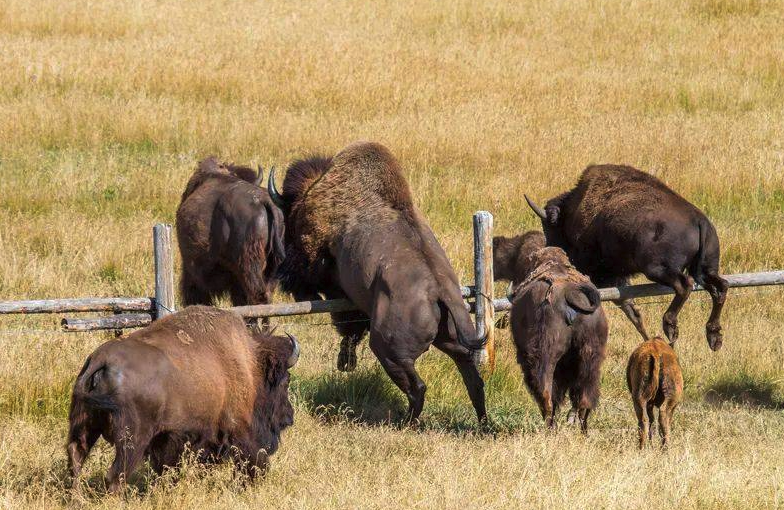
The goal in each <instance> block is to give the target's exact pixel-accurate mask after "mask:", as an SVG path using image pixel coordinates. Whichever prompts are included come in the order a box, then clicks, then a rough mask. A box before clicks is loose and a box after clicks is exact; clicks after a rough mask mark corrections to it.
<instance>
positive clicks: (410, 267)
mask: <svg viewBox="0 0 784 510" xmlns="http://www.w3.org/2000/svg"><path fill="white" fill-rule="evenodd" d="M282 198H283V202H284V206H283V207H284V210H285V213H286V256H287V259H286V262H285V263H284V266H283V270H282V284H283V287H284V289H286V290H289V291H291V292H293V293H294V294H295V296H297V298H298V299H300V298H304V297H314V296H316V295H317V294H324V295H325V296H326V297H328V298H335V297H348V298H349V299H351V300H352V301H353V302H354V303H355V304H356V305H357V307H358V308H359V309H360V310H361V312H358V313H356V312H355V313H354V314H353V315H347V314H343V315H338V316H336V317H335V318H336V320H346V319H349V320H353V321H354V322H351V323H348V324H343V325H340V326H339V329H340V330H341V333H343V334H344V335H349V336H350V338H351V341H350V342H346V343H352V344H354V345H355V342H356V341H358V340H359V338H361V337H362V335H363V333H364V331H365V330H367V329H369V331H370V347H371V349H372V350H373V352H374V353H375V354H376V356H377V357H378V359H379V361H380V362H381V364H382V366H383V367H384V369H385V370H386V372H387V374H389V376H390V377H391V378H392V380H393V381H394V382H395V383H396V384H397V385H398V387H399V388H400V389H401V390H402V391H403V392H404V393H405V394H406V396H407V397H408V400H409V417H410V418H411V419H415V418H417V417H418V416H419V414H420V412H421V411H422V406H423V404H424V395H425V384H424V382H423V381H422V379H421V378H420V377H419V375H418V374H417V372H416V370H415V369H414V362H415V361H416V359H417V358H418V357H419V356H420V355H421V354H422V353H424V352H425V351H426V350H427V349H428V348H429V346H430V345H431V344H433V345H435V346H436V347H438V348H439V349H441V350H442V351H444V352H446V353H447V354H448V355H450V356H451V357H452V358H453V359H454V360H455V363H456V364H457V365H458V368H459V369H460V372H461V374H462V375H463V379H464V381H465V383H466V386H467V388H468V390H469V395H470V397H471V401H472V402H473V404H474V407H475V409H476V411H477V415H478V416H479V418H480V420H482V419H484V417H485V408H484V391H483V382H482V379H481V377H480V376H479V372H478V371H477V369H476V367H475V366H474V365H473V363H472V362H471V352H470V351H471V349H476V348H479V347H481V345H482V343H483V342H482V340H481V339H479V338H477V334H476V330H475V328H474V326H473V323H472V322H471V319H470V316H469V315H468V312H467V311H466V309H465V307H464V303H463V299H462V297H461V296H460V287H459V283H458V280H457V276H456V275H455V273H454V271H453V269H452V267H451V265H450V264H449V261H448V259H447V257H446V254H445V253H444V251H443V249H442V248H441V246H440V245H439V244H438V241H436V239H435V236H434V235H433V233H432V231H431V230H430V228H429V227H428V225H427V223H426V222H425V220H424V219H423V218H422V216H421V215H420V213H419V211H417V209H416V208H415V207H414V205H413V202H412V200H411V193H410V191H409V188H408V184H407V182H406V180H405V178H404V177H403V173H402V171H401V169H400V166H399V164H398V162H397V160H396V159H395V158H394V156H392V154H391V153H390V152H389V151H388V150H387V149H386V148H385V147H383V146H382V145H379V144H376V143H370V142H356V143H354V144H351V145H349V146H347V147H346V148H344V149H343V150H342V151H340V152H339V153H338V154H337V155H335V156H334V157H333V158H331V159H327V158H311V159H310V160H306V161H299V162H296V163H294V164H293V165H292V166H291V167H290V168H289V170H288V172H287V174H286V179H285V182H284V184H283V194H282ZM363 318H364V319H369V321H368V322H360V321H361V320H362V319H363ZM344 340H345V339H344ZM346 347H347V348H349V347H352V346H346Z"/></svg>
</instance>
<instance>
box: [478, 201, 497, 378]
mask: <svg viewBox="0 0 784 510" xmlns="http://www.w3.org/2000/svg"><path fill="white" fill-rule="evenodd" d="M474 292H475V294H476V330H477V333H479V334H480V335H485V336H486V338H487V344H486V345H485V348H484V349H483V350H481V351H477V353H476V354H475V355H474V362H475V363H476V364H477V365H479V364H484V365H486V367H487V369H488V371H489V372H490V373H492V372H493V370H494V369H495V309H494V307H493V215H492V214H490V213H489V212H487V211H478V212H477V213H476V214H474Z"/></svg>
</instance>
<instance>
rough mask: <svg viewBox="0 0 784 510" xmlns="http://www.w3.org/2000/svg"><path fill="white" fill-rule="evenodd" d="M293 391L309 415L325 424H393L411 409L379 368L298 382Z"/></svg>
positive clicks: (328, 375) (293, 385)
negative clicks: (408, 408)
mask: <svg viewBox="0 0 784 510" xmlns="http://www.w3.org/2000/svg"><path fill="white" fill-rule="evenodd" d="M292 390H293V393H294V395H296V399H297V401H298V402H300V403H301V404H304V407H305V409H306V410H307V411H308V413H310V414H311V415H313V416H315V417H317V418H319V419H320V420H322V421H323V422H325V423H336V422H346V421H351V422H358V423H363V424H366V425H381V424H394V423H398V422H400V421H401V420H403V418H404V417H405V413H406V409H407V407H408V406H407V403H406V401H405V397H404V396H403V394H402V393H401V392H400V390H398V389H397V387H395V385H394V384H393V383H392V381H391V380H390V379H389V377H387V375H386V374H385V373H384V372H383V371H382V370H381V369H380V368H379V367H373V368H358V369H357V370H356V371H354V372H349V373H342V372H336V371H333V372H328V373H325V374H321V375H319V376H317V377H313V378H304V379H297V380H296V381H295V382H294V384H292Z"/></svg>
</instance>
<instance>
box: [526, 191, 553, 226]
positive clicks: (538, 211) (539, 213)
mask: <svg viewBox="0 0 784 510" xmlns="http://www.w3.org/2000/svg"><path fill="white" fill-rule="evenodd" d="M523 196H524V197H525V201H526V202H528V207H530V208H531V209H532V210H533V211H534V212H535V213H536V215H537V216H539V217H540V218H542V219H543V220H546V219H547V214H545V212H544V209H542V208H541V207H539V206H538V205H536V204H535V203H534V201H533V200H531V199H530V198H528V195H523Z"/></svg>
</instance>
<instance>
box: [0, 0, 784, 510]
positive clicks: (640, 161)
mask: <svg viewBox="0 0 784 510" xmlns="http://www.w3.org/2000/svg"><path fill="white" fill-rule="evenodd" d="M782 24H784V4H782V3H781V2H779V1H777V0H676V1H670V2H665V1H660V0H632V1H631V2H629V1H621V0H606V1H599V0H593V1H589V0H568V1H567V0H555V1H551V0H548V1H544V0H532V1H528V2H525V3H521V2H508V1H501V0H498V1H496V0H490V1H488V2H481V3H480V4H477V3H476V2H468V1H457V2H449V3H448V5H447V3H444V2H436V1H424V2H392V1H380V2H370V3H367V4H364V5H360V4H358V3H356V2H349V1H343V2H340V1H336V2H325V1H318V0H317V1H313V2H307V3H304V4H296V5H295V4H292V3H289V2H282V1H277V0H275V1H270V2H263V3H260V2H251V1H240V0H236V1H235V0H220V1H219V0H209V1H204V2H174V1H168V0H157V1H155V0H141V1H133V2H131V1H120V0H104V1H101V2H96V1H90V0H74V1H71V2H52V1H40V0H4V1H3V2H2V3H0V48H2V49H1V50H0V68H1V69H3V71H2V80H0V111H2V115H1V116H0V247H2V250H1V251H0V253H2V255H0V299H22V298H35V297H39V298H43V297H57V296H62V297H69V296H88V295H147V294H149V293H150V292H151V288H152V258H151V240H150V237H151V236H150V231H151V226H152V225H153V224H154V223H155V222H159V221H168V222H171V221H172V220H173V218H174V210H175V208H176V205H177V202H178V200H179V194H180V193H181V191H182V188H183V186H184V183H185V182H186V180H187V178H188V176H189V174H190V172H191V171H192V169H193V168H194V165H195V162H196V161H197V160H198V159H199V158H201V157H203V156H206V155H208V154H210V153H216V154H219V155H220V156H222V157H224V158H227V159H232V160H234V161H237V162H243V163H246V162H249V163H262V164H264V165H265V166H267V165H269V164H271V163H277V164H278V165H279V166H283V165H285V164H286V162H288V161H289V160H290V159H291V158H292V157H296V156H299V155H302V154H306V153H310V152H318V151H321V152H327V153H331V152H334V151H336V150H339V149H340V148H341V147H342V146H344V145H345V144H347V143H348V142H350V141H352V140H355V139H358V138H367V139H374V140H378V141H381V142H383V143H385V144H387V145H388V146H389V147H390V148H391V149H392V151H393V152H394V153H396V154H397V155H398V156H399V158H400V159H401V161H402V162H403V163H404V166H405V168H406V171H407V174H408V177H409V180H410V182H411V186H412V189H413V193H414V197H415V200H416V202H417V203H418V205H419V206H420V207H421V209H422V210H423V212H424V214H425V216H426V217H427V218H428V220H429V221H430V223H431V225H432V226H433V228H434V230H435V231H436V234H437V235H438V237H439V239H440V240H441V242H442V243H443V244H444V246H445V248H446V250H447V252H448V254H449V255H450V257H451V259H452V260H453V262H454V264H455V266H456V268H457V271H458V273H459V275H460V277H461V280H463V281H470V265H471V260H470V252H471V250H470V248H469V247H470V215H471V214H472V213H473V211H475V210H477V209H487V210H490V211H492V212H493V214H494V215H495V218H496V231H497V232H498V233H515V232H519V231H522V230H525V229H529V228H532V227H534V226H535V224H536V222H535V221H534V217H533V215H532V214H531V213H530V212H529V211H528V209H527V207H525V205H524V203H523V202H522V200H521V199H522V193H523V192H527V193H530V194H532V195H533V196H534V197H537V198H538V199H539V200H543V199H544V198H546V197H549V196H552V195H553V194H555V193H557V192H559V191H561V190H563V189H565V188H566V187H567V186H569V185H570V184H571V183H573V182H574V180H575V178H576V176H577V175H578V173H579V172H580V171H581V170H582V168H584V167H585V166H586V165H587V164H589V163H599V162H619V163H628V164H632V165H635V166H638V167H641V168H643V169H646V170H648V171H650V172H652V173H654V174H656V175H658V176H660V177H661V178H662V179H664V180H665V181H666V182H667V183H669V184H670V185H671V186H672V187H673V188H675V189H676V190H678V191H679V192H681V193H682V194H683V195H684V196H686V197H687V198H688V199H690V200H691V201H693V202H694V203H695V204H697V205H698V206H700V207H701V208H702V209H703V210H705V211H706V212H707V213H708V215H709V216H710V217H711V219H712V220H713V221H714V223H715V225H716V227H717V229H718V231H719V235H720V237H721V240H722V248H723V260H722V270H723V271H724V272H726V273H733V272H743V271H755V270H764V269H769V268H782V267H784V247H783V246H784V245H782V243H781V236H782V222H783V221H784V212H782V211H783V210H784V138H782V135H781V133H782V132H784V39H782V38H781V37H780V30H781V26H782ZM649 301H650V303H649V304H648V305H646V306H645V307H644V312H645V314H646V318H647V321H648V324H649V325H650V326H651V329H658V323H659V318H660V316H661V313H662V312H663V310H664V308H665V307H666V303H663V302H662V300H661V299H651V300H649ZM707 305H708V303H707V301H706V296H704V295H699V294H695V295H694V296H693V298H692V299H691V300H690V302H689V304H687V306H686V308H685V309H684V311H683V313H682V316H681V317H682V323H681V337H682V340H681V341H680V345H679V346H678V351H679V354H680V356H681V359H682V365H683V367H684V372H685V374H684V375H685V379H686V395H687V400H686V403H685V404H684V405H683V407H682V408H681V410H680V412H679V413H677V414H676V418H675V422H674V444H673V446H672V448H671V449H670V450H669V451H667V452H666V453H662V452H660V451H658V450H657V449H650V450H646V451H644V452H642V453H640V452H638V451H637V450H636V448H635V445H634V437H635V432H634V427H635V423H634V416H633V411H632V408H631V403H630V402H629V400H628V397H627V395H626V390H625V384H624V381H623V378H624V377H623V374H624V367H625V362H626V359H627V356H628V354H629V353H630V352H631V350H632V349H633V347H634V346H635V344H636V343H637V341H638V339H637V337H636V333H635V332H634V330H633V329H632V328H631V326H630V325H629V324H628V323H627V322H626V321H625V320H624V319H623V317H622V316H621V315H620V314H619V313H618V312H617V310H615V309H613V308H608V312H609V314H610V320H611V333H610V345H609V356H608V360H607V362H606V363H605V365H604V369H603V380H602V390H603V400H602V402H601V404H600V407H599V410H598V412H597V413H596V415H595V418H594V420H593V423H592V426H593V430H592V432H591V435H590V436H589V437H588V438H583V437H582V436H580V435H579V434H578V433H577V431H575V430H572V429H570V428H568V427H564V428H563V429H562V430H561V431H560V432H558V433H557V434H549V433H547V432H545V431H543V430H542V425H541V420H540V418H539V417H538V413H537V412H536V410H535V406H534V405H533V402H532V401H531V399H530V398H529V397H528V396H527V394H526V392H525V390H524V388H523V386H522V385H521V381H520V379H521V378H520V374H519V370H518V369H517V368H516V367H515V365H514V364H513V350H512V347H511V344H510V342H509V339H508V337H507V336H506V333H505V332H504V333H502V334H501V338H500V353H499V356H500V364H499V368H498V370H497V371H496V373H495V374H493V375H492V376H491V377H489V379H488V381H487V397H488V404H489V409H490V414H491V417H492V419H493V421H494V423H495V424H496V427H495V428H496V434H495V435H479V434H477V433H475V431H474V418H473V412H472V410H471V407H470V404H469V403H468V398H467V396H466V395H465V392H464V389H463V388H462V385H461V384H460V383H459V381H458V377H457V374H456V371H455V370H454V368H453V367H452V366H451V364H450V363H449V362H448V361H447V360H446V359H445V357H444V356H442V355H440V354H438V353H430V354H428V355H427V356H425V357H424V358H423V359H422V360H421V361H420V366H421V371H422V374H423V377H424V379H425V380H426V382H427V383H428V386H429V391H428V401H427V404H426V407H425V411H424V414H423V418H424V422H423V424H422V427H421V428H420V430H410V429H406V428H398V427H396V426H394V425H390V422H389V420H390V419H391V420H392V422H393V423H394V419H395V418H396V417H397V416H398V415H399V413H400V412H401V410H402V409H403V401H402V398H401V395H400V394H399V393H398V392H397V390H396V389H395V388H394V387H393V386H392V385H391V383H389V381H388V380H387V379H386V377H384V376H383V375H382V374H381V373H380V372H379V369H378V367H377V365H376V364H375V363H374V361H373V359H372V356H370V353H369V352H367V350H366V348H365V350H364V351H363V355H362V362H361V368H360V369H359V370H358V371H357V372H355V373H353V374H350V375H344V374H340V373H337V372H336V371H335V370H334V369H333V366H334V363H335V354H336V350H337V337H336V335H335V334H334V332H333V331H332V330H331V329H330V327H329V326H326V325H322V324H314V323H321V322H324V320H325V319H324V318H323V317H319V316H312V317H307V318H301V319H292V320H287V321H285V323H286V327H287V329H289V330H290V331H292V332H295V333H296V334H298V335H299V336H300V338H301V339H302V344H303V354H302V360H301V363H300V365H299V366H298V367H297V369H296V370H295V381H294V383H293V385H292V389H293V392H292V394H293V397H292V398H293V399H294V400H295V401H296V409H297V413H296V425H295V426H294V427H293V428H292V429H290V430H289V431H288V432H287V433H286V434H285V437H284V445H283V447H282V448H281V450H280V452H279V453H278V454H277V455H276V456H275V457H274V458H273V467H272V470H271V472H270V474H269V476H268V478H267V479H266V480H264V481H263V482H260V483H257V484H255V485H253V486H243V485H242V483H241V481H239V480H236V479H234V478H233V477H232V475H231V473H230V470H228V469H210V470H203V469H201V468H199V467H198V466H194V465H192V464H188V465H187V467H186V468H185V469H184V470H183V471H182V472H180V473H170V474H169V475H168V476H166V477H164V478H163V479H156V478H154V477H151V476H150V475H149V473H147V472H146V471H142V472H140V473H139V475H138V476H137V477H136V478H134V479H133V480H132V482H133V483H132V488H131V490H130V493H129V494H128V495H126V500H127V501H126V502H125V504H126V505H127V506H134V507H141V508H162V507H165V508H167V509H174V508H191V507H197V506H209V507H216V508H229V507H232V508H235V507H260V506H264V507H266V506H272V505H277V506H281V507H291V508H315V507H318V508H345V507H367V508H389V507H391V506H396V507H404V508H405V507H417V508H456V507H460V508H475V507H480V506H482V507H521V506H522V507H547V508H562V507H569V508H597V507H599V508H643V507H645V508H650V507H665V506H667V507H673V506H674V507H684V508H695V507H697V508H717V507H720V508H744V507H756V508H759V507H778V506H782V505H784V490H782V487H784V467H783V465H782V462H781V458H782V457H783V456H784V446H783V445H784V416H782V408H783V406H784V334H782V331H781V328H780V325H781V317H782V316H784V301H783V300H782V291H781V290H778V289H760V290H739V291H735V292H732V293H731V294H730V297H729V300H728V304H727V307H726V315H725V333H726V335H725V344H724V347H723V349H722V350H721V351H720V352H718V353H711V352H709V350H708V347H707V344H706V342H705V340H704V336H703V324H704V321H705V319H706V317H707V314H708V306H707ZM56 320H57V318H55V317H44V318H40V317H11V318H2V319H0V346H1V347H0V352H2V355H0V507H2V508H23V507H37V508H52V507H58V506H84V507H106V508H114V507H116V506H117V505H118V503H120V502H121V501H120V500H118V499H117V498H116V497H107V496H104V495H103V493H102V491H101V490H100V487H99V485H100V484H99V483H98V480H99V477H100V475H101V474H102V472H103V471H104V470H105V468H106V467H107V466H108V462H109V460H110V457H111V455H110V453H109V451H108V449H106V448H105V446H104V447H102V448H100V449H99V450H98V452H96V453H97V454H96V455H95V457H94V458H93V460H92V461H91V463H90V464H89V465H88V477H87V478H88V479H89V482H90V484H91V486H95V487H96V488H95V489H94V490H93V489H88V490H85V491H84V493H83V494H82V495H78V496H77V495H73V494H71V493H69V491H66V490H65V489H64V488H63V487H64V485H63V484H64V481H65V452H64V440H65V430H66V414H67V406H68V402H69V391H70V385H71V384H72V381H73V378H74V377H75V374H76V373H77V371H78V369H79V367H80V366H81V364H82V362H83V360H84V358H85V357H86V356H87V354H89V352H90V351H91V350H92V349H94V348H95V347H96V346H97V345H99V344H100V343H101V342H103V341H106V340H107V339H109V338H110V337H109V336H107V335H103V334H89V335H87V334H85V335H70V336H69V335H65V334H63V333H59V332H57V331H56ZM175 482H176V483H175Z"/></svg>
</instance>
